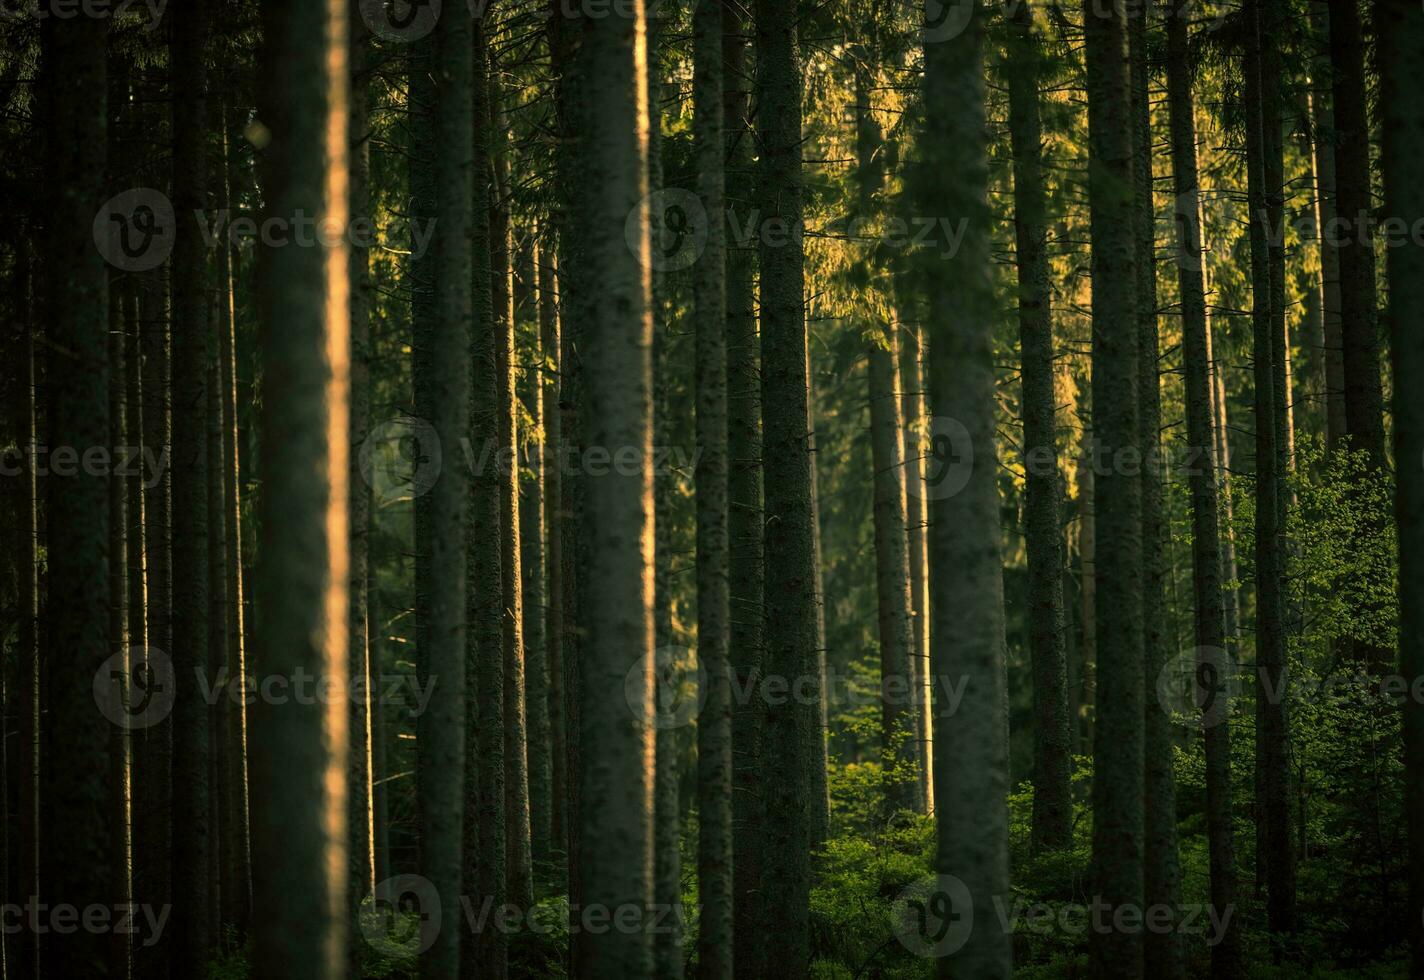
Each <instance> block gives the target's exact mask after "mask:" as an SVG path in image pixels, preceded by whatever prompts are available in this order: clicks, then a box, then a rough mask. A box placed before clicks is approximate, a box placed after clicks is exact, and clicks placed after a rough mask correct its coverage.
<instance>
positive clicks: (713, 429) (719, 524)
mask: <svg viewBox="0 0 1424 980" xmlns="http://www.w3.org/2000/svg"><path fill="white" fill-rule="evenodd" d="M723 11H724V4H723V2H722V0H699V2H698V3H697V5H696V7H695V8H694V11H693V24H692V45H693V54H692V59H693V82H692V84H693V91H692V100H693V103H692V104H693V141H694V149H695V153H696V160H697V193H698V198H699V200H700V201H701V203H702V207H703V209H704V211H705V212H706V214H707V215H708V216H709V219H710V220H709V221H708V223H707V244H706V247H705V248H704V250H703V252H702V255H701V257H700V258H699V259H698V260H697V264H696V266H695V267H694V269H693V308H694V316H695V318H696V319H695V324H696V333H697V337H696V344H697V358H696V360H697V368H696V377H695V380H694V384H695V388H696V401H697V421H696V445H697V449H698V453H699V455H698V461H697V469H696V472H695V474H694V479H695V482H696V495H697V501H696V507H697V658H698V664H699V665H700V667H701V668H702V671H703V673H702V677H703V678H704V679H705V682H706V684H707V689H706V690H707V696H706V698H705V699H704V700H703V703H702V710H701V712H700V713H699V715H698V720H697V810H698V847H697V881H698V898H699V901H700V914H699V917H698V921H699V923H700V925H699V929H698V957H697V959H698V976H699V977H701V978H703V980H730V978H731V976H732V968H733V949H734V937H735V933H734V932H733V911H732V897H733V892H732V868H733V864H732V845H733V836H732V689H731V680H730V677H729V675H728V669H727V650H728V647H727V642H728V626H729V620H730V618H731V611H730V605H729V603H730V599H729V584H728V581H729V580H728V575H727V565H728V544H727V483H728V480H727V291H726V290H727V263H726V234H725V225H724V222H723V221H722V220H721V217H722V215H723V214H724V213H725V211H726V200H725V196H726V153H727V149H726V140H725V137H724V132H723V130H724V112H725V106H724V105H723V101H722V96H723V80H722V71H723V64H722V60H723V56H722V36H723V31H724V25H723Z"/></svg>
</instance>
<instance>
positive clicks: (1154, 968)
mask: <svg viewBox="0 0 1424 980" xmlns="http://www.w3.org/2000/svg"><path fill="white" fill-rule="evenodd" d="M1127 17H1128V19H1127V25H1128V59H1129V72H1130V81H1129V85H1130V86H1131V101H1132V120H1131V125H1132V150H1133V172H1132V176H1133V209H1134V215H1133V216H1134V218H1135V222H1134V226H1133V231H1134V232H1135V234H1136V240H1137V254H1136V259H1137V318H1138V323H1139V331H1138V352H1137V363H1138V373H1137V397H1138V425H1139V431H1140V440H1141V441H1140V445H1141V447H1142V459H1143V468H1142V643H1143V651H1144V653H1145V657H1144V661H1145V663H1144V666H1145V671H1144V674H1143V695H1144V699H1145V700H1144V708H1143V710H1144V714H1143V759H1144V762H1145V765H1146V769H1145V772H1144V777H1143V778H1144V784H1143V792H1144V796H1145V802H1146V807H1145V809H1144V811H1143V813H1144V837H1143V844H1144V850H1143V859H1144V866H1143V900H1144V901H1145V902H1146V905H1147V907H1149V908H1150V907H1154V906H1164V905H1165V906H1166V907H1167V908H1170V909H1176V908H1178V907H1180V905H1181V901H1182V881H1181V879H1182V872H1181V864H1180V858H1179V857H1178V854H1177V787H1176V780H1175V777H1174V773H1173V767H1174V759H1173V752H1172V744H1173V732H1172V717H1171V713H1170V710H1169V709H1167V707H1166V706H1165V705H1162V704H1159V703H1158V701H1157V697H1156V687H1157V677H1158V676H1159V675H1160V674H1161V672H1162V670H1163V668H1164V667H1166V666H1167V663H1168V654H1167V643H1168V639H1167V624H1166V608H1165V607H1166V596H1165V587H1166V581H1167V568H1166V554H1165V552H1166V543H1167V541H1166V538H1167V527H1166V523H1165V520H1166V519H1165V515H1164V493H1163V483H1164V478H1165V468H1164V466H1163V464H1162V444H1161V443H1162V440H1161V429H1162V389H1161V379H1160V377H1159V373H1160V369H1159V365H1158V356H1159V355H1158V351H1159V337H1158V326H1157V262H1156V244H1157V243H1156V240H1155V232H1156V227H1157V222H1156V212H1155V209H1154V207H1153V200H1152V104H1151V96H1152V92H1151V71H1150V69H1149V66H1148V63H1147V59H1148V53H1147V43H1148V21H1147V17H1148V7H1147V4H1146V3H1133V4H1129V5H1128V7H1127ZM1143 968H1144V970H1145V971H1146V973H1147V975H1149V976H1152V977H1156V978H1159V980H1180V978H1182V977H1184V976H1185V970H1186V963H1185V961H1184V960H1183V951H1182V942H1181V937H1180V936H1179V934H1178V933H1177V931H1176V930H1174V929H1169V930H1166V931H1154V930H1147V932H1146V934H1145V935H1144V937H1143Z"/></svg>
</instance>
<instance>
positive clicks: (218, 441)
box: [206, 289, 235, 948]
mask: <svg viewBox="0 0 1424 980" xmlns="http://www.w3.org/2000/svg"><path fill="white" fill-rule="evenodd" d="M217 298H218V301H219V310H221V305H222V303H223V302H225V301H224V299H223V297H222V294H221V289H220V290H219V295H218V297H217ZM217 326H218V332H219V333H221V332H222V331H223V330H224V329H226V325H225V324H224V323H223V321H222V316H221V314H219V317H218V324H217ZM207 373H208V383H207V393H208V410H207V412H206V415H207V425H208V447H207V448H208V456H207V466H208V477H209V479H208V487H207V490H208V493H207V497H208V530H209V534H208V555H207V558H208V568H207V574H208V668H207V672H208V676H209V677H211V678H213V681H214V684H216V683H217V682H218V681H219V680H220V679H222V678H224V677H225V675H226V673H227V614H228V608H227V604H228V603H227V528H226V525H227V522H226V521H225V520H224V517H223V501H224V500H225V499H226V497H227V493H226V490H225V488H224V487H223V482H224V481H223V470H224V467H223V456H222V444H223V438H222V398H221V397H220V392H221V391H222V383H221V380H220V377H219V373H218V358H217V351H216V350H214V351H211V352H210V354H209V357H208V366H207ZM213 690H214V691H215V692H217V691H221V692H222V693H221V694H220V695H219V698H218V700H217V703H215V704H213V705H212V706H211V707H210V709H209V711H208V712H207V715H208V739H209V742H208V744H209V745H210V746H212V747H213V751H212V752H210V753H209V768H208V774H209V778H210V779H211V780H212V782H211V784H210V785H211V787H212V792H211V793H210V794H209V796H208V812H209V813H210V814H211V820H212V846H211V847H210V848H209V849H208V876H207V886H208V901H209V904H210V905H211V907H212V908H211V916H212V921H213V924H214V926H216V927H217V929H218V933H217V935H216V937H215V939H216V941H217V942H218V943H219V944H220V946H221V947H222V948H226V943H225V942H224V938H225V932H226V929H225V927H226V925H227V924H228V923H229V922H230V921H231V919H230V918H229V912H228V909H229V907H230V905H231V904H232V898H233V896H232V894H231V892H232V889H233V886H234V884H235V883H234V882H232V881H231V880H229V879H228V877H227V874H226V871H225V869H226V867H227V859H228V845H229V843H230V841H229V833H230V826H231V824H232V823H233V820H232V811H231V810H230V809H229V808H228V804H229V803H230V802H232V801H231V800H230V799H229V798H228V796H229V794H228V793H227V792H226V788H227V787H228V786H229V785H230V784H229V780H228V775H229V770H230V767H231V760H230V759H229V757H228V754H227V753H226V752H225V751H223V748H224V747H225V746H226V744H227V732H228V722H229V717H230V713H231V707H232V701H231V700H230V694H231V689H229V688H228V687H227V686H226V684H224V685H223V686H222V687H214V689H213Z"/></svg>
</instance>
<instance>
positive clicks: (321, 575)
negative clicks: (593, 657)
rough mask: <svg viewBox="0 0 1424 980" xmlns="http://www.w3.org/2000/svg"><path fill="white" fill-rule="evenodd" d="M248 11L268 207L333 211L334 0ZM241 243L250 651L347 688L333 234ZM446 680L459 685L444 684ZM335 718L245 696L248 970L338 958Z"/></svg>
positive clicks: (343, 105)
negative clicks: (252, 571)
mask: <svg viewBox="0 0 1424 980" xmlns="http://www.w3.org/2000/svg"><path fill="white" fill-rule="evenodd" d="M263 28H264V38H265V43H266V50H265V67H264V77H265V79H266V82H267V86H266V87H265V90H264V92H263V96H264V98H263V104H262V106H261V108H260V110H259V111H260V112H261V114H262V119H263V122H264V124H265V125H266V126H267V129H268V131H269V132H270V134H271V142H270V143H269V144H268V145H267V147H266V149H265V151H264V155H263V164H264V166H263V194H262V197H263V200H264V202H265V204H266V209H267V214H268V216H269V218H287V219H288V220H290V218H291V216H294V215H297V214H298V213H301V214H307V215H317V216H320V219H324V220H326V221H329V222H331V223H332V224H334V225H335V226H336V227H342V228H344V227H346V226H347V221H348V217H349V212H348V207H349V204H350V202H349V200H348V198H347V196H346V194H345V193H344V191H345V190H346V180H347V176H348V173H347V151H348V143H347V138H346V136H347V125H348V122H349V119H348V102H347V86H348V84H349V81H350V79H349V76H348V75H347V63H346V59H347V57H348V55H349V49H348V47H347V39H346V30H347V9H346V3H345V2H344V0H325V2H324V3H310V4H287V3H282V2H281V0H269V2H267V3H264V4H263ZM317 134H322V135H323V137H324V138H314V137H315V136H316V135H317ZM257 259H258V276H259V285H258V289H257V311H258V324H259V357H260V363H261V365H262V372H263V397H262V406H261V411H260V416H259V420H258V425H259V437H260V439H261V445H262V447H263V467H262V472H263V490H262V494H261V497H260V498H259V511H258V527H259V528H260V529H261V537H260V546H259V548H258V553H259V554H260V555H261V556H262V560H261V563H260V565H259V566H258V568H257V574H256V576H255V580H254V585H255V589H256V591H255V593H254V600H255V604H256V606H257V608H259V609H261V610H262V615H261V618H260V622H259V623H258V624H257V629H256V632H255V634H254V635H255V640H256V642H255V643H254V646H253V667H254V670H255V672H256V673H257V674H258V675H260V676H263V677H283V678H287V679H289V680H290V679H291V678H293V677H294V676H295V675H297V674H298V673H299V672H301V673H305V674H306V675H308V676H312V677H315V678H317V679H318V681H319V682H320V681H324V682H327V683H329V684H330V685H331V688H332V689H334V690H336V691H340V692H345V691H346V690H349V687H348V684H347V682H348V680H349V677H348V674H347V664H348V660H349V656H350V649H349V646H348V638H347V625H348V621H347V615H348V602H347V588H348V584H349V579H348V573H349V565H348V560H347V545H348V542H347V504H348V488H347V479H348V476H349V468H348V466H347V449H348V444H347V440H348V438H349V429H348V426H349V424H350V419H349V410H350V403H349V395H350V368H351V363H350V353H351V351H350V331H351V322H350V311H349V306H348V302H349V298H348V290H349V285H350V274H351V270H350V261H349V257H348V252H347V248H346V247H345V246H344V245H342V244H338V245H335V246H325V247H315V246H313V247H305V248H292V247H288V248H285V249H277V248H274V247H267V248H259V249H258V250H257ZM455 400H456V399H455V398H454V397H452V398H451V401H455ZM315 474H321V476H319V477H316V478H314V475H315ZM441 680H442V681H445V680H446V677H445V676H444V675H442V676H441ZM449 686H452V687H456V688H457V691H456V694H458V693H459V692H458V684H451V685H449ZM439 697H440V694H439V692H438V691H437V692H436V697H435V699H432V704H431V705H430V709H431V710H432V711H435V710H437V709H436V705H435V703H434V701H435V700H438V699H439ZM457 720H458V717H457ZM347 721H348V708H347V704H346V699H345V698H344V697H335V698H329V699H328V698H317V699H310V703H303V701H302V699H297V698H294V699H292V700H291V701H290V702H288V703H283V704H278V703H264V702H263V700H262V699H258V701H257V702H256V703H255V704H254V706H253V719H252V744H251V752H252V795H253V798H254V799H256V800H257V801H258V806H257V808H256V810H255V812H254V814H253V818H254V819H253V821H252V867H253V929H252V938H253V953H252V963H253V972H254V973H255V974H257V975H259V976H263V977H296V976H306V977H311V976H316V977H323V978H337V977H341V976H343V975H344V973H345V964H346V958H347V955H348V951H347V946H346V929H347V925H348V923H347V915H346V886H347V880H346V876H345V874H344V873H343V872H344V870H345V868H346V846H347V799H346V780H347V765H348V761H347V735H348V733H347V730H346V726H347Z"/></svg>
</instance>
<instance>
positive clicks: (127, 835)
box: [108, 287, 136, 977]
mask: <svg viewBox="0 0 1424 980" xmlns="http://www.w3.org/2000/svg"><path fill="white" fill-rule="evenodd" d="M128 305H129V297H128V289H127V288H125V287H119V288H113V287H111V288H110V290H109V333H108V344H109V439H108V445H109V447H110V451H111V452H112V453H113V454H114V455H113V456H112V457H111V458H112V459H116V460H122V459H123V458H124V456H123V452H124V449H123V447H124V446H125V445H127V444H128V412H127V411H126V405H125V396H126V395H127V393H128V363H127V358H126V357H125V356H124V355H125V351H124V332H125V329H124V328H125V320H124V316H125V312H126V309H127V307H128ZM108 484H109V488H108V489H109V500H108V505H109V583H108V584H109V595H108V599H109V649H110V650H111V651H113V652H114V653H117V654H122V656H121V659H120V661H119V664H120V666H119V668H118V669H120V670H122V672H123V676H124V686H125V687H127V686H129V684H130V683H131V678H132V673H131V670H132V662H133V661H132V653H131V652H130V648H129V645H130V643H131V639H130V634H129V579H128V576H129V568H128V487H127V486H125V483H124V478H123V477H122V476H121V475H119V473H118V472H114V473H111V474H110V475H109V480H108ZM135 693H136V692H135ZM109 765H110V766H111V768H112V775H111V779H112V780H113V793H112V796H111V805H112V809H111V810H110V819H111V820H112V821H113V848H114V853H113V855H112V857H111V862H112V863H111V865H110V867H111V868H112V870H113V880H112V883H111V888H112V890H113V892H114V894H115V895H116V896H117V899H116V900H117V901H119V902H128V901H130V900H131V899H132V898H133V882H132V879H131V878H130V874H129V872H130V863H131V860H132V856H133V834H132V830H133V826H132V823H131V822H130V811H129V786H130V782H129V780H130V766H129V731H128V729H126V728H125V727H124V726H122V725H113V726H112V727H111V728H110V731H109ZM109 946H110V949H109V970H110V975H111V976H120V977H122V976H126V975H127V973H128V970H129V937H128V936H125V935H121V934H118V933H116V934H115V935H114V936H112V937H111V938H110V940H109Z"/></svg>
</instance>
